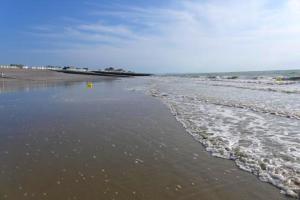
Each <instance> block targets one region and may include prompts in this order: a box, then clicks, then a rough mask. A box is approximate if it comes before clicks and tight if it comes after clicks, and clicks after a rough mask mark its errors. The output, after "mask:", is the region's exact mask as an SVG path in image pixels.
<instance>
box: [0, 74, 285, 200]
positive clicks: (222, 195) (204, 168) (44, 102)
mask: <svg viewBox="0 0 300 200" xmlns="http://www.w3.org/2000/svg"><path fill="white" fill-rule="evenodd" d="M0 72H1V70H0ZM10 73H12V74H13V75H16V74H18V73H19V72H10ZM24 73H28V72H24ZM6 74H8V72H6ZM42 74H43V75H42ZM19 75H20V76H21V77H24V75H23V74H22V75H21V73H20V74H19ZM26 76H27V77H30V78H33V77H35V79H39V80H43V81H44V80H45V79H46V80H51V81H52V80H55V81H57V80H62V79H63V80H64V82H70V81H74V80H77V81H78V82H80V81H82V82H85V81H89V80H90V79H89V78H88V77H84V78H83V77H76V78H75V77H72V78H71V77H67V76H68V75H65V74H62V75H56V74H52V72H45V73H44V72H38V74H36V73H35V72H32V73H30V74H27V75H26ZM71 76H73V75H71ZM76 76H77V75H76ZM79 76H80V75H79ZM91 78H92V77H91ZM99 80H102V81H99ZM103 80H105V81H103ZM55 81H54V82H55ZM12 82H16V81H12ZM12 82H6V88H8V89H7V90H10V89H11V91H16V89H15V88H14V86H10V85H13V84H11V83H12ZM17 82H19V83H17V84H21V85H22V84H24V82H23V81H17ZM26 82H27V81H26ZM129 82H130V83H129ZM35 84H37V85H39V83H38V82H36V83H35ZM135 84H139V79H136V82H135V80H132V79H130V81H129V80H128V79H121V80H117V81H112V80H107V79H102V78H100V79H99V78H98V77H97V80H96V82H95V87H94V88H93V89H91V90H87V89H86V88H85V87H84V86H83V85H80V84H79V85H71V86H66V85H58V87H57V88H55V89H48V90H47V91H46V92H45V91H44V90H43V91H39V90H36V91H35V93H34V94H35V95H34V97H32V96H31V93H30V92H29V93H26V94H24V93H19V92H15V93H14V95H9V94H5V93H4V94H1V96H0V105H1V107H0V121H1V122H2V123H1V124H0V129H1V130H2V131H1V136H0V137H1V139H0V163H1V165H0V170H1V175H0V195H1V198H5V199H13V200H14V199H16V200H20V199H27V198H31V199H58V200H59V199H89V200H93V199H155V200H160V199H162V200H163V199H172V200H173V199H191V200H192V199H212V200H218V199H236V200H240V199H245V200H250V199H287V197H285V196H283V195H281V194H280V193H279V190H278V189H276V188H275V187H273V186H271V185H269V184H266V183H263V182H260V181H259V180H258V179H257V178H256V177H255V176H253V175H251V174H249V173H247V172H244V171H241V170H239V169H238V168H237V167H236V166H235V165H234V163H233V162H232V161H229V160H224V159H218V158H214V157H212V156H211V155H210V154H209V153H207V152H206V151H205V149H204V148H203V147H202V146H201V144H200V143H199V142H197V141H195V140H194V139H193V138H192V137H191V136H190V135H189V134H187V133H186V131H185V129H184V128H183V127H182V126H181V125H180V124H179V123H178V122H177V121H176V119H175V118H174V116H172V115H171V113H170V112H169V110H168V108H167V107H166V106H165V105H163V104H162V103H161V102H160V101H158V100H156V99H154V98H151V97H149V96H146V95H144V94H141V93H138V92H132V91H128V90H125V89H124V85H135ZM10 87H11V88H10ZM28 87H32V85H29V86H28ZM47 87H48V86H47V85H46V86H45V87H44V88H46V89H47ZM19 89H20V88H19ZM17 90H18V89H17ZM20 90H22V89H20ZM16 99H21V100H20V101H18V102H16ZM33 107H34V108H35V109H32V110H29V109H28V108H33Z"/></svg>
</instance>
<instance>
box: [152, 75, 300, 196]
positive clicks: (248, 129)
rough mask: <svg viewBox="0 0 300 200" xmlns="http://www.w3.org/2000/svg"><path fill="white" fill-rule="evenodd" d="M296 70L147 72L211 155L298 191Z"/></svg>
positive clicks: (299, 88) (299, 87)
mask: <svg viewBox="0 0 300 200" xmlns="http://www.w3.org/2000/svg"><path fill="white" fill-rule="evenodd" d="M298 77H300V71H297V70H294V71H293V70H290V71H271V72H244V73H241V72H240V73H215V74H180V75H178V74H175V75H174V74H173V75H163V76H155V77H151V78H150V79H151V80H150V84H149V87H148V92H149V94H151V95H152V96H155V97H158V98H160V99H161V100H162V101H163V102H164V103H165V104H166V105H167V106H168V107H169V108H170V110H171V112H172V113H173V115H174V116H175V117H176V119H177V120H178V121H179V122H181V124H182V125H183V126H184V127H185V129H186V130H187V132H188V133H190V134H191V135H192V136H193V137H194V138H195V139H196V140H198V141H199V142H201V143H202V144H203V145H204V146H205V147H206V150H207V151H209V152H211V154H212V155H214V156H217V157H221V158H226V159H232V160H234V161H235V162H236V164H237V166H238V167H239V168H241V169H243V170H246V171H248V172H251V173H253V174H255V175H257V176H258V177H259V178H260V179H261V180H262V181H265V182H269V183H271V184H273V185H275V186H277V187H278V188H280V189H281V191H282V193H285V194H287V195H290V196H294V197H299V191H300V79H298Z"/></svg>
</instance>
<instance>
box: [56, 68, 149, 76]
mask: <svg viewBox="0 0 300 200" xmlns="http://www.w3.org/2000/svg"><path fill="white" fill-rule="evenodd" d="M55 71H56V72H62V73H67V74H82V75H94V76H114V77H135V76H151V75H152V74H147V73H135V72H128V71H124V70H123V69H114V68H111V67H110V68H106V69H105V70H95V71H89V70H87V68H84V69H78V68H76V69H74V68H70V67H64V68H63V69H61V70H55Z"/></svg>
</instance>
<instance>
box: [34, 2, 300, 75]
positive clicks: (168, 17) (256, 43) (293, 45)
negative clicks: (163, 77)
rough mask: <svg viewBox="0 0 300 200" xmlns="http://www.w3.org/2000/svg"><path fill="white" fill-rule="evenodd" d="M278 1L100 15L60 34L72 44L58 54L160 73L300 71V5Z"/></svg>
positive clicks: (134, 9)
mask: <svg viewBox="0 0 300 200" xmlns="http://www.w3.org/2000/svg"><path fill="white" fill-rule="evenodd" d="M274 2H275V1H272V0H249V1H240V0H228V1H220V0H212V1H201V2H199V1H192V0H187V1H176V4H175V3H174V6H170V7H168V8H139V7H128V6H127V7H122V6H119V7H118V8H117V9H116V10H114V9H109V10H106V11H103V10H102V9H100V10H92V11H91V13H90V14H92V15H93V16H94V17H95V16H96V17H98V18H99V19H98V20H97V21H96V22H95V21H94V22H81V23H74V24H72V25H68V26H66V27H64V28H62V29H61V30H62V31H59V33H56V34H59V37H57V38H58V40H61V41H62V42H63V43H66V40H68V41H71V42H69V43H66V44H65V47H64V48H61V47H60V48H61V49H60V50H61V51H58V52H59V53H57V55H58V56H62V57H64V58H66V59H67V61H69V62H72V63H73V64H77V63H79V64H82V65H83V64H86V65H92V66H95V65H100V66H101V65H121V66H132V67H133V69H134V70H144V71H155V72H158V71H161V72H168V71H170V72H174V71H181V72H190V71H194V72H196V71H197V72H202V71H232V70H263V69H275V68H277V69H278V68H283V69H284V67H286V66H287V67H289V68H295V67H300V53H299V52H300V37H299V33H300V23H299V22H300V1H299V0H286V1H284V2H276V3H274ZM107 17H112V18H113V19H114V20H115V21H114V23H111V22H109V21H107V20H106V18H107ZM55 32H57V29H55ZM51 33H53V34H54V32H51V31H49V30H48V29H45V28H44V29H43V31H41V32H39V34H42V35H43V34H45V36H47V34H51ZM70 43H75V44H76V45H77V48H74V44H73V45H72V46H70V47H69V45H70ZM55 51H56V52H57V49H55Z"/></svg>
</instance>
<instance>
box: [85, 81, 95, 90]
mask: <svg viewBox="0 0 300 200" xmlns="http://www.w3.org/2000/svg"><path fill="white" fill-rule="evenodd" d="M86 87H87V88H88V89H92V88H93V87H94V84H93V83H92V82H88V83H87V84H86Z"/></svg>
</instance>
